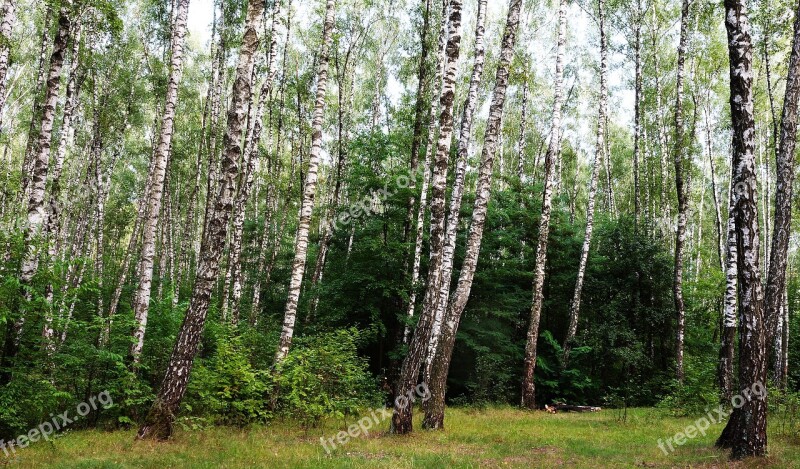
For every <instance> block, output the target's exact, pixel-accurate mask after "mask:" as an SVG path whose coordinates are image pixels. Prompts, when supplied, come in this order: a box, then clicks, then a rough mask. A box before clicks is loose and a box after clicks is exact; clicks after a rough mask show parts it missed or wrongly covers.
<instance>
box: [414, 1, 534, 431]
mask: <svg viewBox="0 0 800 469" xmlns="http://www.w3.org/2000/svg"><path fill="white" fill-rule="evenodd" d="M521 8H522V0H511V2H510V4H509V7H508V15H507V17H506V26H505V32H504V33H503V38H502V43H501V44H502V45H501V50H500V56H499V64H498V66H497V75H496V78H495V86H494V92H493V94H492V101H491V104H490V107H489V118H488V121H487V123H486V131H485V134H484V145H483V151H482V153H481V163H480V169H479V172H478V183H477V187H476V197H475V203H474V206H473V210H472V222H471V223H470V227H469V233H468V235H467V244H466V253H465V256H464V263H463V265H462V267H461V271H460V272H459V277H458V285H457V286H456V290H455V292H454V293H453V295H452V297H451V298H450V301H449V304H448V306H447V310H446V313H445V317H444V320H443V322H442V332H441V338H440V341H439V346H438V347H437V351H436V355H435V356H434V360H433V365H432V366H431V377H430V381H429V382H428V387H429V389H430V391H431V399H430V400H429V401H428V403H427V405H426V407H425V419H424V421H423V425H424V426H425V427H426V428H443V427H444V404H445V392H446V388H447V375H448V373H449V370H450V360H451V358H452V355H453V347H454V345H455V341H456V332H457V331H458V325H459V323H460V321H461V315H462V313H463V312H464V308H465V307H466V305H467V300H468V299H469V294H470V289H471V288H472V280H473V278H474V275H475V269H476V267H477V265H478V256H479V254H480V249H481V240H482V238H483V229H484V226H485V224H486V212H487V208H488V205H489V197H490V194H491V187H492V167H493V164H494V157H495V154H496V153H497V149H498V148H497V142H498V136H499V134H500V130H501V128H502V120H503V106H504V105H505V99H506V90H507V89H508V77H509V67H510V66H511V61H512V59H513V56H514V46H515V44H516V38H517V30H518V29H519V17H520V9H521ZM473 72H474V71H473ZM462 143H463V141H460V142H459V147H460V146H461V144H462Z"/></svg>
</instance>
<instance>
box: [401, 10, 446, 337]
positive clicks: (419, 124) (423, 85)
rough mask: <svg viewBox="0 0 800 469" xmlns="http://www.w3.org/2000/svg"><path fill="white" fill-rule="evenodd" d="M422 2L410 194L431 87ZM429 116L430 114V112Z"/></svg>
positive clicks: (405, 232)
mask: <svg viewBox="0 0 800 469" xmlns="http://www.w3.org/2000/svg"><path fill="white" fill-rule="evenodd" d="M424 2H425V3H424V5H425V6H424V11H423V12H422V28H420V35H419V40H420V47H421V51H420V56H419V68H418V69H417V102H416V105H415V107H414V134H413V136H412V137H411V159H410V174H411V175H412V176H413V177H411V178H410V181H409V189H410V190H411V191H412V193H413V191H414V190H415V189H416V185H417V178H416V174H417V166H419V150H420V147H421V146H422V128H423V125H424V124H425V122H424V120H425V104H426V102H427V97H428V88H429V87H430V86H431V82H430V77H429V70H428V53H429V45H428V29H430V27H429V25H430V20H431V14H432V11H431V3H432V0H424ZM437 58H438V56H437ZM433 83H437V86H438V80H436V81H434V82H433ZM429 114H432V112H431V113H429ZM414 199H415V198H414V196H413V195H412V196H411V197H410V198H409V199H408V212H407V214H406V224H405V227H404V229H403V242H408V236H409V233H410V231H411V225H412V223H413V222H414V206H415V204H416V201H415V200H414ZM415 283H416V280H412V282H411V285H412V289H413V287H414V284H415ZM406 331H408V328H406Z"/></svg>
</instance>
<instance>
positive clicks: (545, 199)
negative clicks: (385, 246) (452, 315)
mask: <svg viewBox="0 0 800 469" xmlns="http://www.w3.org/2000/svg"><path fill="white" fill-rule="evenodd" d="M598 5H599V11H600V24H601V26H600V30H601V31H603V30H604V29H603V24H604V21H605V11H604V10H605V0H599V2H598ZM566 37H567V2H566V0H561V1H560V2H559V8H558V44H557V49H556V74H555V93H554V94H555V100H554V101H553V121H552V125H551V126H550V144H549V145H548V148H547V154H546V155H545V158H544V191H543V194H542V215H541V218H540V220H539V240H538V244H537V247H536V266H535V267H534V273H533V275H534V280H533V305H532V307H531V318H530V323H529V325H528V334H527V340H526V343H525V361H524V366H523V372H522V402H521V405H522V407H524V408H526V409H534V408H536V390H535V386H534V382H533V373H534V370H535V369H536V341H537V340H538V338H539V319H540V317H541V314H542V303H543V302H544V292H543V287H544V275H545V264H546V262H547V239H548V237H549V235H550V211H551V209H552V201H553V185H554V183H555V181H554V177H555V165H556V160H558V159H559V158H560V157H561V107H562V103H563V99H564V90H563V88H564V47H565V43H566Z"/></svg>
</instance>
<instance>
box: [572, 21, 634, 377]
mask: <svg viewBox="0 0 800 469" xmlns="http://www.w3.org/2000/svg"><path fill="white" fill-rule="evenodd" d="M603 8H604V7H603ZM607 49H608V48H607V45H606V34H605V14H604V12H602V11H601V14H600V103H599V110H598V113H597V140H596V144H595V154H594V163H593V164H592V175H591V178H590V179H589V190H588V200H587V204H586V230H585V232H584V235H583V247H582V248H581V258H580V261H579V262H578V277H577V279H576V280H575V292H574V293H573V295H572V301H571V302H570V310H569V327H568V329H567V336H566V337H565V338H564V347H563V362H562V366H564V367H566V365H567V363H568V362H569V354H570V351H571V350H572V342H573V340H574V339H575V334H576V332H577V330H578V315H579V312H580V307H581V293H582V292H583V281H584V278H585V275H586V264H587V263H588V261H589V249H590V248H591V245H592V231H593V230H594V209H595V198H596V196H597V182H598V179H599V176H600V166H601V165H602V161H603V152H604V151H605V147H606V144H605V140H606V115H607V114H608V85H607V75H608V50H607ZM637 57H638V55H637ZM640 67H641V65H640V64H639V61H638V59H637V76H638V78H637V80H639V79H641V76H639V73H640V72H641V70H639V69H640ZM640 86H641V85H640V84H639V83H637V92H636V94H637V96H638V95H639V92H640V91H639V90H638V88H639V87H640ZM636 107H637V109H638V98H637V104H636ZM638 118H639V116H638V111H637V115H636V117H635V118H634V119H635V122H637V123H635V127H636V130H635V134H636V135H635V136H634V160H635V161H636V159H637V158H638V156H637V152H638V129H639V124H638ZM637 206H638V203H637ZM637 210H638V209H637Z"/></svg>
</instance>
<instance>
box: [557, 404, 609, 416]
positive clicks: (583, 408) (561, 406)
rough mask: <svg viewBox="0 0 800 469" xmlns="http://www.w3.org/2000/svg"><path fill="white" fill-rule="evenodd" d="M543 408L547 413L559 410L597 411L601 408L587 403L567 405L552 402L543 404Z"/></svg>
mask: <svg viewBox="0 0 800 469" xmlns="http://www.w3.org/2000/svg"><path fill="white" fill-rule="evenodd" d="M544 410H546V411H547V412H548V413H551V414H555V413H557V412H559V411H563V412H599V411H600V410H602V409H601V408H600V407H593V406H588V405H569V404H553V405H545V406H544Z"/></svg>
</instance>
